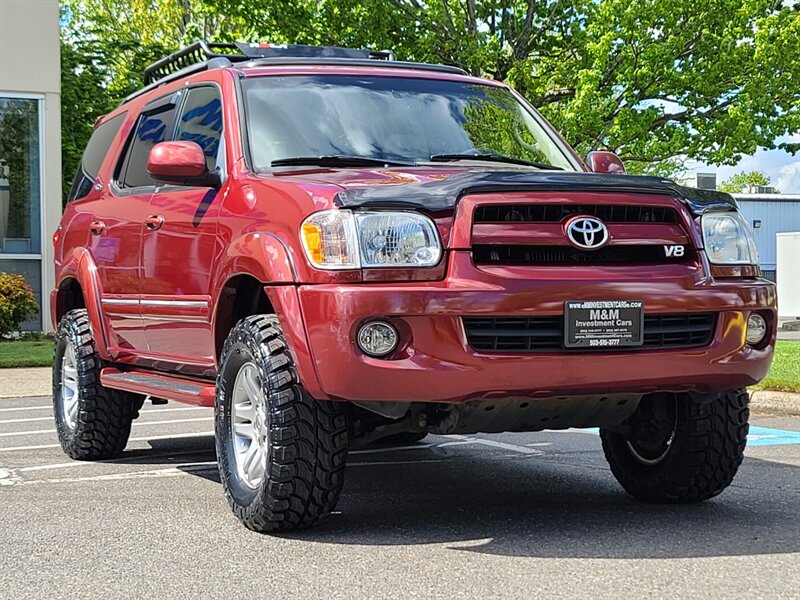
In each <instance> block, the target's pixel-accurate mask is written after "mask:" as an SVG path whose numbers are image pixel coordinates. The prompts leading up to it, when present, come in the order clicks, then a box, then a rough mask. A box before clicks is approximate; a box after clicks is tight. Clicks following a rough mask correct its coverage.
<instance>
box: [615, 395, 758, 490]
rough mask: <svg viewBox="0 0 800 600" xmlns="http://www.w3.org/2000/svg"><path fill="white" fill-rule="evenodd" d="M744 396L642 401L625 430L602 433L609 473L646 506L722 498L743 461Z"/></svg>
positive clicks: (745, 418)
mask: <svg viewBox="0 0 800 600" xmlns="http://www.w3.org/2000/svg"><path fill="white" fill-rule="evenodd" d="M748 401H749V397H748V395H747V392H746V391H745V390H733V391H730V392H726V393H724V394H720V396H719V397H718V398H717V399H715V400H713V401H710V402H702V403H701V402H694V401H692V400H691V399H690V398H689V397H687V396H682V395H674V394H664V395H659V396H653V397H648V398H645V399H644V400H643V401H642V404H641V405H640V406H639V409H638V410H637V412H636V413H635V414H634V415H633V417H631V418H630V419H629V422H628V424H629V426H628V427H626V428H625V429H624V430H620V431H617V430H607V429H601V430H600V437H601V439H602V442H603V452H604V453H605V455H606V459H608V462H609V465H610V466H611V472H612V473H613V474H614V476H615V477H616V479H617V481H619V482H620V484H621V485H622V487H623V488H625V490H626V491H628V492H629V493H630V494H631V495H633V496H635V497H637V498H639V499H640V500H644V501H646V502H656V503H691V502H700V501H702V500H707V499H708V498H712V497H714V496H716V495H717V494H719V493H720V492H722V490H724V489H725V488H726V487H728V485H730V483H731V481H733V477H734V476H735V475H736V471H737V470H738V468H739V465H740V464H741V463H742V458H743V457H744V448H745V444H746V442H747V432H748V429H749V426H748V418H749V409H748V406H747V405H748Z"/></svg>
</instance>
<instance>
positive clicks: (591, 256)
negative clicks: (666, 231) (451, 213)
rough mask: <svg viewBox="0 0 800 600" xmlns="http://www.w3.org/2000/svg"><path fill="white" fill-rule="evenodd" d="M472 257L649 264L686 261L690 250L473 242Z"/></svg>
mask: <svg viewBox="0 0 800 600" xmlns="http://www.w3.org/2000/svg"><path fill="white" fill-rule="evenodd" d="M472 256H473V258H474V260H475V263H476V264H483V265H532V266H536V265H547V266H550V265H554V266H558V265H563V266H569V265H652V264H665V263H680V262H688V261H692V260H693V259H694V251H692V250H690V249H689V248H686V249H685V251H684V254H683V256H681V257H678V258H668V257H667V256H666V253H665V251H664V246H663V245H652V244H649V245H620V246H606V247H605V248H601V249H600V250H579V249H577V248H574V247H572V246H517V245H510V244H509V245H502V244H497V245H495V244H485V245H475V246H473V247H472Z"/></svg>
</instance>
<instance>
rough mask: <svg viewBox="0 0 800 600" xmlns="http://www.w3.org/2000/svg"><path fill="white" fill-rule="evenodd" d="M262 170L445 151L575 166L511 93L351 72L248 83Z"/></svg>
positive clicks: (420, 158)
mask: <svg viewBox="0 0 800 600" xmlns="http://www.w3.org/2000/svg"><path fill="white" fill-rule="evenodd" d="M242 87H243V90H244V98H245V104H246V110H247V125H248V128H249V139H250V148H251V154H252V158H253V162H254V166H255V167H256V168H257V169H269V168H270V166H271V164H272V161H275V160H279V159H285V158H292V157H305V156H327V155H347V156H361V157H367V158H376V159H386V160H398V161H408V162H422V163H425V162H428V161H430V160H431V158H432V157H433V156H435V155H438V154H468V155H469V154H500V155H503V156H508V157H512V158H517V159H520V160H525V161H531V162H538V163H547V164H549V165H553V166H556V167H559V168H561V169H566V170H568V171H572V170H574V169H575V167H574V166H573V165H572V163H571V162H570V160H569V158H568V156H567V154H566V153H565V152H564V151H563V150H562V149H561V148H560V147H559V144H558V143H557V140H556V139H555V138H554V137H552V136H551V134H550V133H549V131H548V130H547V129H546V128H544V127H543V126H541V125H540V124H539V123H538V122H537V121H536V119H535V118H534V116H533V114H532V113H531V112H530V110H529V109H528V108H527V107H526V106H525V105H523V104H522V103H521V102H519V101H518V100H517V98H516V97H515V96H514V95H513V94H512V93H511V92H510V91H509V90H508V89H506V88H504V87H499V86H496V85H492V84H488V83H487V84H477V83H464V82H461V81H443V80H438V79H416V78H405V77H370V76H357V77H356V76H347V75H293V76H286V77H253V78H250V77H248V78H245V79H244V80H243V82H242Z"/></svg>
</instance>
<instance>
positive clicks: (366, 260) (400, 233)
mask: <svg viewBox="0 0 800 600" xmlns="http://www.w3.org/2000/svg"><path fill="white" fill-rule="evenodd" d="M300 234H301V238H302V240H303V247H304V248H305V251H306V255H307V256H308V260H309V261H310V262H311V264H312V265H313V266H315V267H317V268H318V269H358V268H360V267H365V268H369V267H432V266H434V265H436V264H437V263H438V262H439V259H440V258H441V256H442V248H441V244H440V243H439V234H438V233H437V231H436V226H435V225H434V223H433V221H431V220H430V219H429V218H428V217H425V216H423V215H420V214H417V213H410V212H356V213H353V212H352V211H349V210H338V209H333V210H325V211H322V212H318V213H315V214H313V215H311V216H310V217H308V218H307V219H306V220H305V221H303V224H302V226H301V227H300Z"/></svg>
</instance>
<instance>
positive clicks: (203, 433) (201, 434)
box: [0, 431, 214, 452]
mask: <svg viewBox="0 0 800 600" xmlns="http://www.w3.org/2000/svg"><path fill="white" fill-rule="evenodd" d="M209 435H210V436H213V435H214V432H213V431H201V432H198V433H173V434H172V435H148V436H144V437H136V438H130V439H129V440H128V442H149V441H152V440H171V439H178V438H195V437H206V436H209ZM49 448H61V444H41V445H38V446H12V447H9V448H0V452H18V451H22V450H47V449H49Z"/></svg>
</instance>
